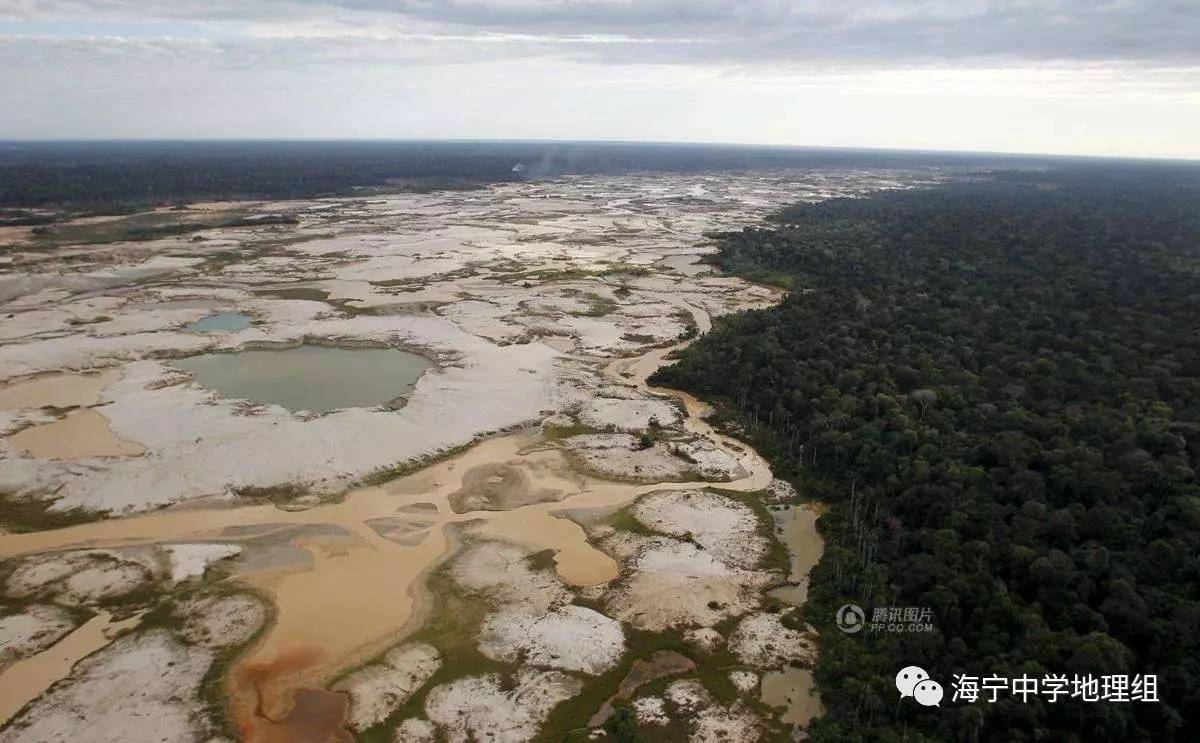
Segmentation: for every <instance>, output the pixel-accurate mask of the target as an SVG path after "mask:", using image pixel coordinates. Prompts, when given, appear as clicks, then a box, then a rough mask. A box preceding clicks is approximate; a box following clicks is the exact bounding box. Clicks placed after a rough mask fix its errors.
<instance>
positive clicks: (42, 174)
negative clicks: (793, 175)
mask: <svg viewBox="0 0 1200 743" xmlns="http://www.w3.org/2000/svg"><path fill="white" fill-rule="evenodd" d="M1048 161H1050V160H1048V159H1047V158H1044V157H1037V158H1035V157H1032V156H1011V155H1009V156H999V155H979V154H969V153H966V154H964V153H924V152H901V151H888V150H848V149H822V148H802V147H750V146H734V145H695V144H669V143H636V142H537V141H525V142H519V141H517V142H504V141H497V142H488V141H442V142H438V141H424V142H422V141H384V140H380V141H371V140H358V141H354V140H346V141H310V142H306V141H205V142H169V141H164V142H154V141H145V142H142V141H123V142H103V141H99V142H3V141H0V209H5V208H7V209H28V208H35V207H64V206H69V207H92V208H94V207H96V206H105V207H107V208H114V207H120V206H140V205H146V204H164V203H171V202H175V201H196V200H211V199H244V198H251V199H258V198H271V199H294V198H310V197H316V196H328V195H337V194H356V193H363V192H364V191H365V192H366V193H371V192H373V191H393V190H426V189H432V188H461V187H471V186H478V185H482V184H488V183H497V182H504V181H512V180H520V179H524V178H541V177H547V176H558V175H564V174H583V173H609V174H613V173H631V172H645V171H663V172H680V173H699V172H704V173H710V172H719V171H728V170H746V169H774V168H818V167H837V168H865V167H871V168H905V169H912V168H930V167H941V166H968V167H980V166H986V165H988V164H991V163H1004V164H1007V166H1008V167H1011V166H1012V165H1013V164H1014V163H1021V162H1024V163H1027V164H1035V163H1037V164H1044V163H1046V162H1048ZM5 218H6V217H5V215H4V214H2V213H0V224H3V223H4V220H5ZM36 218H37V217H36V216H32V215H28V214H16V215H9V216H8V217H7V219H8V220H9V221H8V223H9V224H36V223H37V222H32V221H30V220H31V219H36ZM16 220H20V221H16Z"/></svg>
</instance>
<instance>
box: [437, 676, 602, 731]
mask: <svg viewBox="0 0 1200 743" xmlns="http://www.w3.org/2000/svg"><path fill="white" fill-rule="evenodd" d="M514 680H515V682H516V683H515V685H514V686H513V687H512V688H506V686H505V685H504V684H502V683H501V678H500V675H499V674H495V673H489V674H486V675H483V676H468V677H465V678H461V679H458V680H455V681H451V682H450V683H447V684H442V685H440V686H437V687H434V689H433V690H432V691H430V692H429V696H428V697H426V699H425V714H426V716H428V718H429V719H430V720H431V721H432V722H434V723H435V724H437V725H438V727H439V729H440V730H441V731H442V733H443V734H444V735H445V737H446V740H448V741H449V742H450V743H467V741H474V740H487V741H492V743H522V742H523V741H527V740H529V739H530V738H532V737H533V736H534V735H535V734H536V733H537V731H538V728H539V727H540V726H541V724H542V723H543V722H544V721H545V719H546V718H547V717H548V716H549V714H550V711H551V710H552V709H554V707H555V706H557V705H558V703H559V702H562V701H565V700H567V699H570V698H571V697H573V696H575V695H576V694H578V693H579V691H580V689H582V688H583V682H581V681H579V680H578V679H575V678H572V677H571V676H568V675H567V674H565V673H562V672H560V671H537V670H533V669H522V670H520V671H518V672H517V673H516V674H515V679H514Z"/></svg>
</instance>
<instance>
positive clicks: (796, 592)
mask: <svg viewBox="0 0 1200 743" xmlns="http://www.w3.org/2000/svg"><path fill="white" fill-rule="evenodd" d="M771 515H772V516H773V517H774V518H775V526H776V527H777V531H776V532H775V536H776V538H777V539H778V540H779V541H780V542H781V543H782V544H783V546H785V547H787V551H788V555H789V558H790V560H789V568H788V581H789V582H790V583H791V585H787V586H782V587H780V588H776V589H775V590H773V591H771V595H772V596H774V597H776V598H778V599H780V600H782V601H786V602H788V603H789V604H792V605H793V606H804V602H805V601H807V600H808V581H809V577H808V574H809V573H810V572H812V569H813V568H815V567H816V566H817V563H818V562H820V560H821V553H822V552H824V551H825V540H824V539H822V538H821V535H820V533H819V532H818V531H817V518H818V517H820V515H821V508H820V506H818V505H816V504H806V505H801V506H788V507H786V508H784V509H782V510H779V511H772V512H771Z"/></svg>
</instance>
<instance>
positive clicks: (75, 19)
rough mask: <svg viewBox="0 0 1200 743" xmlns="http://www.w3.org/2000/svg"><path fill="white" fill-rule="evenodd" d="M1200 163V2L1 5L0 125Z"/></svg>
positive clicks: (69, 133)
mask: <svg viewBox="0 0 1200 743" xmlns="http://www.w3.org/2000/svg"><path fill="white" fill-rule="evenodd" d="M126 137H137V138H457V137H468V138H483V139H506V138H519V139H527V138H536V139H620V140H674V141H704V142H745V143H757V144H798V145H834V146H866V147H900V148H928V149H953V150H993V151H1006V152H1048V153H1071V154H1098V155H1133V156H1158V157H1191V158H1200V0H1011V1H1010V0H842V1H840V2H838V1H836V0H794V1H793V2H787V1H786V0H645V1H642V2H638V1H634V0H448V1H446V2H439V1H438V0H391V1H389V0H325V1H321V0H272V1H270V2H256V1H255V0H208V1H207V2H188V1H187V0H174V1H173V0H0V139H4V138H40V139H45V138H51V139H53V138H126Z"/></svg>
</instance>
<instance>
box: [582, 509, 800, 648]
mask: <svg viewBox="0 0 1200 743" xmlns="http://www.w3.org/2000/svg"><path fill="white" fill-rule="evenodd" d="M631 513H632V514H633V515H634V517H635V518H637V519H638V520H639V521H640V522H641V523H642V524H644V525H645V526H646V527H647V528H650V529H652V530H655V531H659V532H664V533H665V534H674V535H678V537H679V538H676V537H671V536H666V535H665V534H663V535H657V536H645V535H640V534H634V533H632V532H624V531H617V532H614V533H611V534H609V535H608V536H606V537H604V538H602V540H601V542H600V544H601V546H602V547H603V548H604V549H605V550H606V551H607V552H608V553H609V554H611V555H613V557H614V558H616V559H618V560H619V561H621V563H622V565H623V566H624V568H625V575H624V577H623V578H622V579H621V580H620V581H618V582H617V583H616V584H615V585H614V586H613V587H612V588H611V589H610V590H609V592H608V594H607V595H606V597H605V599H604V606H605V609H606V611H607V612H608V613H609V614H610V615H611V616H612V617H614V618H616V619H619V620H621V621H623V622H629V623H630V624H632V625H633V626H635V627H637V628H639V629H646V630H651V631H663V630H666V629H668V628H673V627H682V628H685V629H691V628H697V627H711V626H712V625H714V624H717V623H719V622H721V621H723V620H725V619H728V618H730V617H737V616H741V615H742V614H745V613H746V612H748V611H752V610H753V609H755V608H757V607H758V606H759V605H760V604H761V602H762V590H763V588H764V587H765V586H768V585H770V584H772V583H775V582H778V580H779V577H780V576H778V575H777V574H776V573H775V572H772V571H766V570H760V569H758V568H757V565H758V563H759V561H760V560H761V559H762V556H763V554H764V553H765V551H766V543H765V541H764V540H763V539H762V537H760V536H759V535H758V534H757V529H758V518H757V516H756V515H755V513H754V511H752V510H751V509H750V508H749V507H747V506H745V505H742V504H740V503H738V502H737V501H735V500H733V499H731V498H727V497H725V496H721V495H717V494H715V493H711V492H709V491H705V490H698V489H697V490H678V491H656V492H652V493H649V494H647V495H645V496H643V497H642V498H641V499H639V500H638V501H637V503H635V504H634V505H633V506H632V507H631ZM685 540H687V541H685ZM714 635H715V636H714ZM686 637H687V638H688V639H689V641H690V642H693V643H694V644H696V645H698V646H699V647H701V648H703V649H706V650H711V649H712V648H715V647H716V645H718V644H719V641H720V636H719V635H716V633H715V632H711V631H710V632H693V633H691V634H689V635H687V636H686Z"/></svg>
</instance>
